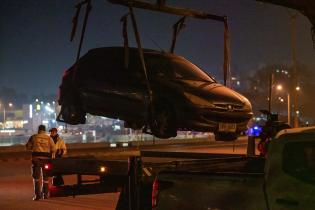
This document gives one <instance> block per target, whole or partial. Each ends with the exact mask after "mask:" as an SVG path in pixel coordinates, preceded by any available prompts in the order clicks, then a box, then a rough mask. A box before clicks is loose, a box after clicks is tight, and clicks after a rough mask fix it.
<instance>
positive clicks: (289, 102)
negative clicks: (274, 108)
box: [277, 85, 291, 125]
mask: <svg viewBox="0 0 315 210" xmlns="http://www.w3.org/2000/svg"><path fill="white" fill-rule="evenodd" d="M277 90H279V91H281V90H283V87H282V85H277ZM287 111H288V124H289V125H291V97H290V93H289V92H287Z"/></svg>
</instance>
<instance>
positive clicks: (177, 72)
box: [58, 47, 253, 140]
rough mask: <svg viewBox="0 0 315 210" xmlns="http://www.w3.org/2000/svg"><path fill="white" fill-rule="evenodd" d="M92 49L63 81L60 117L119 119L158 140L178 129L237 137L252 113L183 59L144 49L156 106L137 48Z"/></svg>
mask: <svg viewBox="0 0 315 210" xmlns="http://www.w3.org/2000/svg"><path fill="white" fill-rule="evenodd" d="M124 50H125V49H124V47H104V48H96V49H92V50H90V51H89V52H88V53H87V54H86V55H84V56H82V57H81V58H80V59H79V60H78V62H77V63H75V64H74V65H73V66H72V67H71V68H69V69H68V70H67V71H66V72H65V74H64V76H63V79H62V84H61V85H60V94H59V104H60V105H61V111H60V114H59V116H58V119H59V120H60V121H64V122H66V123H69V124H80V123H85V115H86V113H90V114H93V115H100V116H106V117H110V118H119V119H120V120H124V121H125V122H126V123H125V125H126V127H131V128H133V129H143V128H146V129H147V128H148V130H150V133H152V134H153V135H154V136H156V137H158V138H170V137H175V136H176V131H177V130H195V131H203V132H214V133H215V135H216V139H217V140H234V139H235V138H236V137H237V134H238V133H240V132H242V131H244V130H246V128H247V123H248V121H249V119H251V117H252V115H253V114H252V108H251V104H250V102H249V101H248V100H247V99H246V98H245V97H244V96H242V95H241V94H239V93H237V92H235V91H233V90H231V89H229V88H227V87H225V86H223V85H221V84H219V83H217V82H216V81H215V80H214V79H213V78H212V77H211V76H209V75H207V74H206V73H205V72H204V71H202V70H201V69H200V68H198V67H197V66H196V65H194V64H192V63H191V62H189V61H188V60H186V59H185V58H183V57H180V56H177V55H174V54H171V53H165V52H159V51H155V50H150V49H144V50H143V52H144V60H145V63H146V68H147V77H148V81H149V82H150V86H151V91H152V99H151V100H152V102H151V103H152V104H151V106H149V105H150V99H149V98H150V97H149V95H148V92H147V87H146V78H145V76H144V74H143V70H142V66H141V62H140V59H139V54H138V51H137V49H136V48H129V50H128V51H129V53H128V55H129V56H128V59H129V62H128V67H126V66H125V65H124V64H125V62H124V59H125V56H124V55H125V51H124Z"/></svg>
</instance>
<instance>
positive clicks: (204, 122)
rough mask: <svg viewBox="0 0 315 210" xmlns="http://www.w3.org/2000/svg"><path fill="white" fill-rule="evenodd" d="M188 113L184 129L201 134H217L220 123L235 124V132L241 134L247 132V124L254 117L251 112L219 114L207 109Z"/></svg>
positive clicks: (184, 119) (184, 120)
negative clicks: (190, 129)
mask: <svg viewBox="0 0 315 210" xmlns="http://www.w3.org/2000/svg"><path fill="white" fill-rule="evenodd" d="M186 113H187V114H186V116H185V117H184V118H183V122H185V123H184V124H185V125H184V126H183V127H188V128H192V129H193V130H196V131H201V132H217V131H219V124H220V123H225V124H226V123H228V124H234V125H235V126H236V130H235V132H237V133H240V132H242V131H245V130H247V123H248V121H249V120H250V119H251V118H252V116H253V113H252V112H251V111H238V112H219V111H213V110H211V109H207V108H200V109H194V110H192V111H190V112H186Z"/></svg>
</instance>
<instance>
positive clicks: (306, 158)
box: [266, 137, 315, 210]
mask: <svg viewBox="0 0 315 210" xmlns="http://www.w3.org/2000/svg"><path fill="white" fill-rule="evenodd" d="M313 138H314V137H313ZM298 140H300V141H295V142H287V143H286V144H285V145H284V147H283V153H282V161H281V164H280V165H279V167H278V169H275V168H274V169H273V171H270V173H269V174H268V176H270V179H269V178H268V179H267V182H266V192H267V197H268V201H269V205H270V209H271V210H273V209H275V210H290V209H295V210H305V209H315V142H314V141H303V140H301V139H298ZM314 140H315V139H314ZM272 155H273V154H272ZM275 155H277V154H275Z"/></svg>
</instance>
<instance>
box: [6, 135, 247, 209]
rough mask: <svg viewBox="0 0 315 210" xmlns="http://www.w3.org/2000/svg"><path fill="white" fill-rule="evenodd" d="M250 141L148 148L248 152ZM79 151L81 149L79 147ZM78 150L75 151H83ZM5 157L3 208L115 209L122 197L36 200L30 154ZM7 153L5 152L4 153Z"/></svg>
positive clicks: (113, 153)
mask: <svg viewBox="0 0 315 210" xmlns="http://www.w3.org/2000/svg"><path fill="white" fill-rule="evenodd" d="M245 143H246V141H239V142H237V143H236V144H235V145H234V144H233V143H229V144H220V145H215V144H213V145H211V146H209V145H168V146H162V147H159V148H152V147H151V148H146V149H147V150H161V151H187V152H189V151H190V152H205V153H229V154H245V153H246V144H245ZM238 144H240V145H238ZM77 152H78V151H77ZM80 154H81V155H86V154H93V155H96V156H104V157H107V158H115V159H116V158H118V159H125V158H126V157H127V156H128V155H136V154H139V151H138V150H137V149H135V148H133V149H123V150H119V149H118V150H108V151H95V150H92V151H89V150H80ZM80 154H79V153H75V155H80ZM7 155H8V158H5V159H4V160H3V161H0V209H1V210H9V209H12V210H13V209H14V210H15V209H16V210H20V209H23V210H28V209H30V210H34V209H40V210H42V209H45V210H50V209H51V210H52V209H54V210H56V209H60V210H67V209H69V210H70V209H71V210H73V209H78V210H80V209H103V210H113V209H115V208H116V204H117V201H118V198H119V193H105V194H96V195H95V194H94V195H77V196H75V197H74V198H73V197H72V196H69V197H54V198H50V199H47V200H40V201H32V196H33V189H32V178H31V175H30V161H29V160H28V158H25V157H24V156H23V158H19V157H18V154H15V155H14V156H12V155H11V156H10V155H9V154H7ZM2 157H3V156H2ZM64 178H65V182H66V184H74V183H75V178H76V177H75V176H72V175H70V176H65V177H64Z"/></svg>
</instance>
